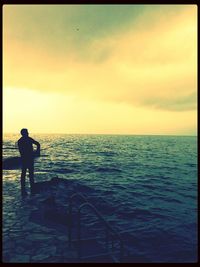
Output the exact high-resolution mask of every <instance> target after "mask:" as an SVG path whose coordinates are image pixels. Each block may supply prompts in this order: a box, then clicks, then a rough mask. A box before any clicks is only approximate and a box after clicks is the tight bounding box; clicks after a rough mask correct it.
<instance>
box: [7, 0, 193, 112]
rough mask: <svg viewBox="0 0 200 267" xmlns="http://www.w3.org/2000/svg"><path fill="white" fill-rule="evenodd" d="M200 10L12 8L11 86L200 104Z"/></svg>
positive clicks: (152, 103)
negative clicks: (199, 63)
mask: <svg viewBox="0 0 200 267" xmlns="http://www.w3.org/2000/svg"><path fill="white" fill-rule="evenodd" d="M196 73H197V7H196V6H194V5H186V6H184V5H181V6H176V5H175V6H173V5H172V6H170V5H166V6H143V5H141V6H134V5H132V6H125V5H124V6H123V5H122V6H120V7H119V6H84V5H81V6H76V5H74V6H73V5H72V6H71V5H69V6H68V5H67V6H59V5H58V6H53V7H52V6H30V5H29V6H20V7H19V6H16V7H14V6H10V7H9V6H5V7H4V80H3V82H4V86H11V87H18V88H30V89H33V90H39V91H46V92H48V91H60V92H62V93H64V94H74V95H79V96H81V95H82V96H84V97H88V99H100V100H104V101H108V102H109V101H111V102H123V103H128V104H130V105H133V106H148V107H151V108H156V109H166V110H174V111H185V110H195V109H196V102H197V100H196V91H197V75H196Z"/></svg>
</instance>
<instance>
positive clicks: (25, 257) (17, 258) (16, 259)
mask: <svg viewBox="0 0 200 267" xmlns="http://www.w3.org/2000/svg"><path fill="white" fill-rule="evenodd" d="M9 262H12V263H17V262H30V256H29V255H21V254H17V255H14V256H11V257H10V260H9Z"/></svg>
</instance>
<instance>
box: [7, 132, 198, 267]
mask: <svg viewBox="0 0 200 267" xmlns="http://www.w3.org/2000/svg"><path fill="white" fill-rule="evenodd" d="M31 137H33V138H34V139H35V140H37V141H39V142H40V144H41V157H39V158H37V159H36V160H35V180H36V181H45V180H50V179H51V178H53V177H59V178H64V179H70V180H76V181H80V182H81V183H82V184H84V185H86V186H88V187H90V188H91V190H96V191H95V192H98V194H100V195H101V196H102V197H103V198H104V200H106V201H107V203H108V206H109V203H110V205H112V206H113V207H115V209H114V212H109V207H106V206H105V207H104V210H100V211H99V212H101V213H104V216H105V217H106V219H107V220H108V221H109V223H111V224H112V226H113V227H114V228H115V229H116V230H117V231H118V233H120V234H121V235H122V236H123V238H124V239H125V241H126V244H127V245H128V246H130V247H131V246H133V247H134V249H135V251H138V253H140V254H142V255H143V256H144V257H146V258H148V259H149V260H150V261H151V262H170V263H172V262H196V261H197V186H198V181H197V137H196V136H159V135H155V136H153V135H78V134H75V135H69V134H68V135H67V134H34V135H32V136H31ZM19 138H20V136H19V135H16V134H6V135H4V136H3V158H7V157H10V156H17V155H19V152H18V150H17V149H16V141H17V140H18V139H19ZM7 177H9V179H10V178H11V177H12V179H13V181H16V184H17V183H18V184H19V177H20V170H3V181H5V180H6V179H7ZM94 202H95V201H94ZM93 204H94V205H95V203H93ZM105 211H107V212H105Z"/></svg>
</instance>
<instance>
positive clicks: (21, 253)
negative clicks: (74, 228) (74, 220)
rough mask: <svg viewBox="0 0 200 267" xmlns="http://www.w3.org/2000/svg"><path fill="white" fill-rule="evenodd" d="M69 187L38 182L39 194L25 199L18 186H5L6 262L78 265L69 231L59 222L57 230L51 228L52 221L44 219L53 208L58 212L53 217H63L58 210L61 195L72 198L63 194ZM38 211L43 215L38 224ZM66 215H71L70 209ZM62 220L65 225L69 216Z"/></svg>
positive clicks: (55, 181)
mask: <svg viewBox="0 0 200 267" xmlns="http://www.w3.org/2000/svg"><path fill="white" fill-rule="evenodd" d="M65 186H67V182H66V181H65V183H62V182H61V180H56V179H52V180H51V181H48V182H41V183H37V184H36V194H35V195H34V196H28V197H26V198H22V197H21V195H20V188H19V186H17V187H16V186H14V184H13V185H12V182H9V181H6V182H5V183H4V185H3V232H2V233H3V244H2V245H3V262H5V263H7V262H10V263H25V262H26V263H29V262H30V263H31V262H38V263H39V262H76V258H77V253H76V251H75V250H74V249H73V248H70V249H69V246H68V238H67V234H66V233H67V229H65V230H66V231H63V230H62V229H61V227H59V225H58V222H57V228H56V227H53V226H52V227H50V226H49V225H48V223H47V221H48V220H47V219H45V220H44V218H43V217H44V216H42V215H46V217H48V216H47V215H49V214H50V211H51V209H50V207H52V206H53V207H54V211H55V210H56V208H57V216H55V213H52V214H51V215H52V218H53V217H54V218H59V215H58V214H59V212H60V214H62V212H61V211H59V209H58V207H59V195H60V196H62V202H63V200H65V201H67V197H68V195H67V194H66V195H65V194H64V196H63V193H61V191H63V189H65ZM72 190H73V188H72ZM68 192H69V188H68ZM60 201H61V200H60ZM45 205H46V207H45ZM47 207H48V208H49V209H47ZM45 208H46V209H45ZM36 212H37V215H39V217H38V218H37V219H38V221H36V220H35V221H34V220H33V218H34V213H36ZM45 212H46V214H45ZM48 212H49V214H48ZM63 212H67V211H66V208H65V210H64V211H63ZM35 217H36V216H35ZM60 220H61V222H62V221H63V222H64V221H65V220H67V217H66V215H65V216H64V215H63V218H60ZM57 221H59V220H58V219H57ZM65 223H66V222H65ZM63 228H64V226H63Z"/></svg>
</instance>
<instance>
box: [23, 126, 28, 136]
mask: <svg viewBox="0 0 200 267" xmlns="http://www.w3.org/2000/svg"><path fill="white" fill-rule="evenodd" d="M21 135H22V136H23V137H26V136H28V130H27V129H25V128H24V129H21Z"/></svg>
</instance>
